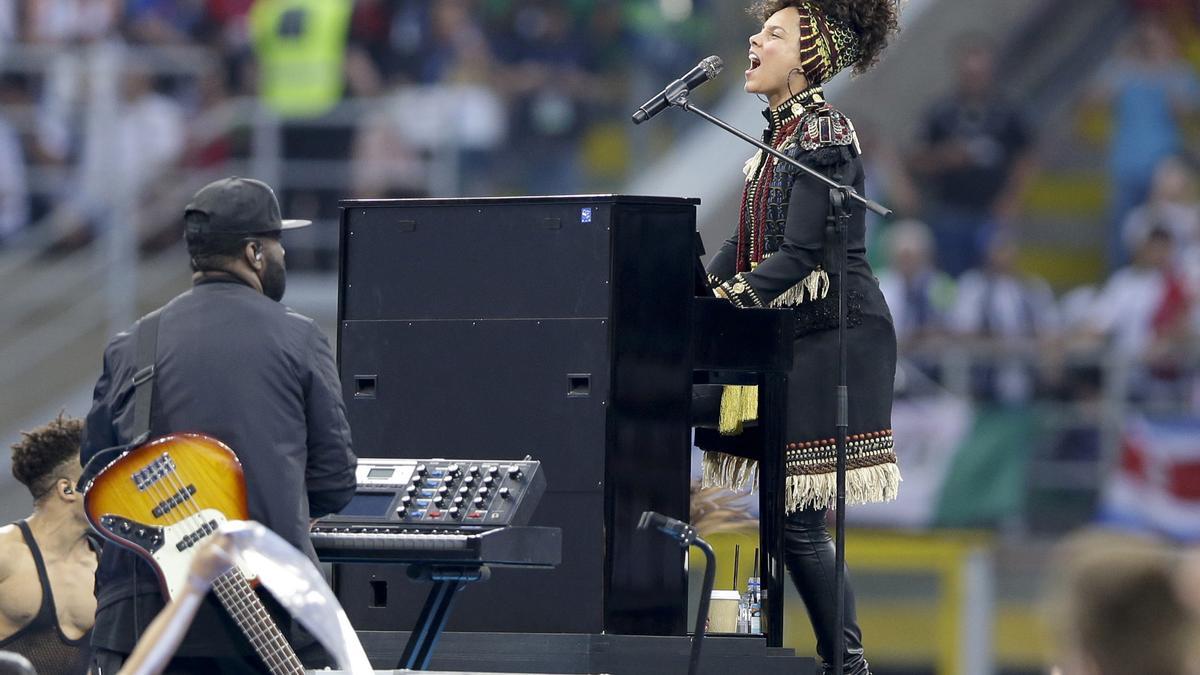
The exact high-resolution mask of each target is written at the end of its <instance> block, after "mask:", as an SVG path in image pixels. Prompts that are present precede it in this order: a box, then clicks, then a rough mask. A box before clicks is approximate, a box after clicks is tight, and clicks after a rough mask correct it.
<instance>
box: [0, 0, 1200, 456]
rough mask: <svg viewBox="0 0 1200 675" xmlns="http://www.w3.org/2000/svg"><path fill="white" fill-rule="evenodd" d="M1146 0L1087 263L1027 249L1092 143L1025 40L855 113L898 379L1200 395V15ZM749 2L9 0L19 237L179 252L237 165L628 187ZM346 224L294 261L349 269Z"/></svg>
mask: <svg viewBox="0 0 1200 675" xmlns="http://www.w3.org/2000/svg"><path fill="white" fill-rule="evenodd" d="M1129 10H1130V14H1131V19H1130V21H1129V22H1128V25H1127V26H1126V28H1125V29H1124V30H1123V31H1122V37H1121V39H1120V41H1119V42H1117V43H1115V44H1113V45H1111V46H1108V47H1106V48H1105V49H1104V50H1102V51H1103V52H1104V53H1105V57H1104V62H1103V64H1102V65H1100V66H1099V67H1098V68H1096V69H1095V73H1094V75H1093V76H1092V77H1091V79H1090V80H1089V82H1088V83H1087V85H1086V87H1085V89H1086V91H1084V92H1083V95H1081V96H1079V97H1078V101H1075V102H1073V103H1072V106H1074V107H1075V108H1076V109H1078V110H1080V111H1089V110H1090V111H1097V112H1098V114H1099V115H1101V116H1102V117H1103V118H1104V119H1105V120H1106V128H1107V130H1108V135H1107V138H1106V140H1105V141H1104V142H1103V143H1104V147H1103V148H1102V149H1101V150H1100V152H1102V153H1103V154H1105V155H1106V156H1107V162H1106V166H1105V167H1104V168H1103V169H1098V170H1097V174H1098V175H1100V176H1101V181H1097V182H1103V183H1104V187H1103V192H1104V194H1105V195H1106V200H1107V201H1106V204H1105V207H1104V210H1105V213H1104V215H1103V216H1101V219H1102V220H1103V222H1097V223H1092V224H1091V225H1094V227H1091V228H1090V229H1087V230H1086V231H1089V232H1096V233H1100V236H1097V237H1096V239H1097V241H1096V242H1094V243H1093V244H1091V245H1092V247H1093V248H1095V249H1097V250H1098V251H1100V253H1101V256H1102V258H1103V263H1101V264H1100V265H1098V266H1097V269H1098V270H1101V272H1099V273H1098V274H1097V275H1095V276H1094V278H1091V279H1086V280H1085V279H1076V280H1075V281H1076V282H1075V283H1072V284H1070V285H1067V284H1064V283H1062V280H1061V279H1056V280H1055V282H1056V284H1057V285H1056V286H1055V287H1052V286H1051V284H1050V283H1048V282H1047V280H1045V279H1042V278H1040V277H1038V276H1036V275H1032V274H1030V273H1028V271H1027V270H1028V269H1030V266H1029V265H1027V264H1026V262H1027V259H1028V255H1027V253H1028V245H1029V240H1030V238H1031V237H1030V236H1029V235H1030V230H1031V228H1036V227H1038V226H1039V225H1038V224H1037V222H1036V221H1031V220H1030V218H1029V212H1028V211H1029V209H1028V203H1029V195H1030V191H1031V189H1033V186H1035V185H1036V182H1037V180H1038V176H1039V172H1040V171H1042V169H1043V168H1044V166H1045V165H1046V164H1047V159H1051V158H1053V157H1054V156H1055V155H1056V154H1059V153H1069V152H1072V151H1073V150H1072V146H1073V145H1078V144H1080V143H1081V141H1080V140H1079V139H1078V138H1075V137H1073V136H1072V135H1071V134H1069V133H1064V132H1063V129H1061V128H1059V127H1061V126H1062V123H1061V121H1059V122H1057V123H1058V124H1059V127H1055V128H1052V129H1047V128H1046V124H1047V119H1046V118H1045V117H1042V116H1039V115H1037V114H1036V111H1031V110H1028V109H1027V108H1026V106H1025V101H1023V100H1022V99H1021V98H1020V97H1019V96H1016V95H1014V94H1015V93H1017V92H1011V91H1006V89H1005V87H1004V85H1003V76H1004V72H1003V69H1002V68H1001V67H999V65H998V64H999V63H1000V59H1001V58H1002V57H1004V56H1005V55H1004V53H1003V45H1002V44H992V43H991V42H990V41H989V40H988V39H987V38H985V37H982V36H980V35H973V34H970V35H963V36H962V37H961V38H960V39H959V40H957V41H956V42H955V45H954V47H953V53H952V54H950V58H951V62H952V63H954V64H956V67H957V76H956V80H955V81H953V82H950V83H948V84H947V86H946V88H945V90H944V92H943V95H942V96H941V97H940V98H939V99H938V100H936V101H933V102H932V103H931V104H930V105H929V106H928V108H927V110H926V112H925V114H924V115H923V116H922V118H921V120H920V121H919V123H918V124H917V125H916V128H914V129H913V130H912V132H911V133H910V134H909V135H908V136H907V137H903V138H884V137H883V135H882V134H881V133H879V132H878V131H876V130H875V129H874V128H873V126H872V125H871V124H870V120H869V115H858V114H856V111H854V110H848V111H847V112H849V113H850V114H851V116H852V117H853V118H854V119H855V120H856V121H857V122H858V123H859V131H860V134H861V137H862V142H863V145H864V148H865V154H864V159H865V161H866V162H867V163H868V167H867V171H868V177H869V181H870V183H869V185H868V188H867V189H868V192H869V193H870V194H871V196H872V197H874V198H876V199H878V200H879V201H882V202H884V203H887V204H889V205H890V206H892V207H893V208H894V209H895V210H896V212H897V213H898V214H900V218H899V219H898V220H897V221H895V222H890V223H885V222H879V221H876V222H874V223H873V225H872V233H871V237H872V242H873V243H872V246H871V256H872V261H873V263H874V264H875V265H876V268H877V270H878V271H879V276H880V280H881V284H882V286H883V289H884V292H885V294H886V296H887V299H888V303H889V306H890V307H891V310H892V313H893V316H894V318H895V323H896V329H897V333H898V337H899V339H900V347H901V352H902V356H903V357H904V363H905V366H904V375H905V376H904V377H902V378H901V384H902V387H903V388H904V390H903V391H901V395H904V394H905V393H913V394H915V395H919V394H920V389H921V387H922V386H927V387H928V386H932V387H933V388H935V389H936V388H939V387H940V388H941V389H950V390H951V391H954V392H956V393H960V394H964V395H966V396H968V397H970V398H971V399H972V400H975V401H979V402H984V403H989V404H995V405H996V406H1000V407H1005V406H1008V407H1015V406H1026V405H1027V404H1029V403H1031V402H1035V401H1047V400H1050V401H1066V402H1088V401H1096V400H1099V399H1100V398H1101V397H1102V396H1106V395H1107V396H1110V397H1111V396H1113V395H1114V392H1115V396H1117V397H1119V398H1121V399H1122V400H1123V401H1124V402H1126V403H1129V404H1133V405H1136V406H1140V407H1142V408H1145V409H1147V410H1171V411H1174V412H1177V413H1178V412H1182V413H1185V414H1190V415H1192V416H1197V415H1200V368H1198V366H1200V358H1197V352H1198V351H1200V350H1198V349H1197V346H1198V345H1200V307H1197V301H1198V300H1200V185H1198V178H1197V175H1198V171H1197V166H1198V164H1197V160H1198V159H1200V155H1197V152H1196V151H1197V148H1198V145H1197V142H1198V141H1200V133H1198V129H1200V115H1198V113H1200V77H1198V72H1200V71H1198V66H1200V16H1198V14H1200V10H1197V6H1196V5H1195V3H1194V2H1189V1H1187V0H1129ZM730 16H739V17H743V20H744V14H743V13H742V8H741V7H740V3H739V6H738V7H735V8H733V9H730V6H727V5H726V4H723V3H718V2H715V1H714V0H596V1H585V0H437V1H436V2H432V1H429V0H0V247H4V246H5V245H6V244H7V243H9V242H13V241H15V240H19V239H21V238H23V237H27V236H31V235H38V234H39V233H40V237H41V238H40V239H39V240H38V241H39V245H47V246H49V247H50V250H53V251H62V250H74V249H76V248H79V247H81V246H84V245H85V244H87V243H88V242H89V241H91V240H93V239H95V238H96V237H97V236H99V235H101V234H103V233H104V232H105V231H106V230H105V228H106V226H107V224H108V223H110V222H111V220H112V219H114V218H122V219H132V220H133V221H134V223H135V225H136V227H137V229H138V231H139V241H140V244H141V246H142V247H143V248H148V249H155V248H159V247H165V246H167V245H170V244H174V243H176V242H178V238H179V237H178V222H177V214H178V205H179V204H180V203H183V201H184V200H185V198H186V195H187V194H190V192H191V191H192V190H193V189H194V188H195V186H196V185H198V184H202V183H203V182H206V180H208V179H210V178H214V177H216V176H218V175H225V174H230V173H242V174H243V175H256V176H259V177H262V178H266V179H267V180H269V181H270V182H271V183H273V184H277V185H283V186H285V187H284V189H283V193H282V194H281V197H282V200H281V201H282V202H283V207H284V210H285V211H286V213H287V215H288V216H289V217H296V218H311V219H325V220H329V219H332V218H334V217H336V207H337V200H338V199H339V198H343V197H402V196H422V195H429V194H434V195H448V194H451V195H467V196H470V195H494V194H527V195H528V194H556V193H558V194H561V193H578V192H581V191H593V192H595V191H606V190H617V189H619V188H620V187H621V186H622V185H623V184H624V181H625V180H626V179H627V177H628V174H629V172H630V169H631V167H632V166H634V165H636V164H637V163H638V160H641V159H647V158H649V157H650V156H652V155H653V154H655V151H656V150H657V149H660V148H661V147H665V146H664V145H662V144H663V143H664V141H669V140H670V136H669V134H670V133H671V132H672V130H673V129H675V128H676V127H674V126H672V125H678V124H681V123H684V124H686V122H682V120H683V119H684V117H685V116H682V115H681V116H675V117H674V118H673V119H672V120H663V122H662V123H661V124H657V123H656V125H654V129H653V130H649V131H648V132H646V133H640V134H639V135H637V136H632V137H631V136H630V125H629V124H628V123H627V114H628V112H629V110H631V109H632V107H633V106H635V105H637V104H638V103H640V102H641V99H642V98H644V97H645V96H646V95H647V94H649V93H653V92H654V91H657V89H658V87H660V86H661V85H662V83H664V82H667V81H669V80H671V79H673V78H674V77H677V76H678V75H679V74H680V73H682V72H685V71H686V70H687V69H688V68H690V67H691V66H692V65H694V64H695V63H696V61H697V59H698V58H699V57H700V56H702V55H703V54H705V53H712V52H713V51H718V50H719V49H723V48H724V47H725V46H729V45H732V47H733V48H735V49H739V50H740V49H741V48H742V46H743V45H744V40H745V30H744V28H745V27H748V26H749V24H748V23H745V24H739V23H737V22H736V21H732V22H731V21H729V20H728V17H730ZM1009 58H1011V55H1009ZM719 93H720V90H719V88H717V87H713V88H712V89H711V90H710V91H705V90H700V92H699V93H698V94H697V95H698V96H701V97H705V96H715V95H717V94H719ZM631 104H632V105H631ZM664 117H667V116H664ZM264 125H266V126H265V127H264ZM263 128H266V129H268V130H269V131H270V133H265V134H264V133H262V129H263ZM643 131H646V130H644V129H642V128H639V132H643ZM663 134H667V136H666V137H665V138H664V136H663ZM631 138H632V139H633V140H631ZM656 143H659V144H660V145H655V144H656ZM269 158H274V159H275V162H276V163H275V164H271V163H270V162H269V161H264V160H265V159H269ZM347 160H349V161H347ZM151 196H157V198H158V199H157V202H156V201H155V199H154V198H152V197H151ZM31 224H38V226H37V227H31ZM314 229H316V228H314ZM1101 240H1102V241H1101ZM328 248H329V247H326V250H325V257H324V258H320V257H314V258H313V259H310V260H307V261H305V260H304V258H303V257H300V258H299V259H298V260H296V262H297V263H298V264H300V265H303V264H305V262H307V263H308V264H316V265H318V266H322V265H324V266H326V267H331V266H332V261H333V259H334V258H333V257H332V255H331V254H330V253H329V250H328ZM289 259H291V255H289ZM1077 276H1078V275H1077ZM1080 281H1085V282H1086V283H1078V282H1080ZM964 354H965V356H964ZM1117 377H1119V378H1120V386H1118V387H1113V386H1112V381H1113V378H1117ZM1096 454H1098V452H1094V453H1092V455H1093V456H1094V455H1096Z"/></svg>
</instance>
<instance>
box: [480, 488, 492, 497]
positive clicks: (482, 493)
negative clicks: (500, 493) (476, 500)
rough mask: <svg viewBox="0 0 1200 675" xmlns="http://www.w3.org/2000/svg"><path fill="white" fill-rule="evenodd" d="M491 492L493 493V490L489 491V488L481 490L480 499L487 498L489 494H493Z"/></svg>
mask: <svg viewBox="0 0 1200 675" xmlns="http://www.w3.org/2000/svg"><path fill="white" fill-rule="evenodd" d="M491 492H492V491H491V490H489V489H487V488H479V496H480V497H486V496H488V495H489V494H491Z"/></svg>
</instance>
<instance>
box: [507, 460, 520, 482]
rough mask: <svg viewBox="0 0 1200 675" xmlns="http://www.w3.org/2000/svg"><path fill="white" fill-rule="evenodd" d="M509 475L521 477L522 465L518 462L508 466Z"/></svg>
mask: <svg viewBox="0 0 1200 675" xmlns="http://www.w3.org/2000/svg"><path fill="white" fill-rule="evenodd" d="M508 477H509V478H511V479H513V480H517V479H519V478H520V477H521V466H520V465H518V464H513V465H512V466H510V467H508Z"/></svg>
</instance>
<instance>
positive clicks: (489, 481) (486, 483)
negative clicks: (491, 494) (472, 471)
mask: <svg viewBox="0 0 1200 675" xmlns="http://www.w3.org/2000/svg"><path fill="white" fill-rule="evenodd" d="M495 484H496V479H495V478H494V477H492V476H487V477H486V478H484V479H483V485H484V487H492V486H493V485H495Z"/></svg>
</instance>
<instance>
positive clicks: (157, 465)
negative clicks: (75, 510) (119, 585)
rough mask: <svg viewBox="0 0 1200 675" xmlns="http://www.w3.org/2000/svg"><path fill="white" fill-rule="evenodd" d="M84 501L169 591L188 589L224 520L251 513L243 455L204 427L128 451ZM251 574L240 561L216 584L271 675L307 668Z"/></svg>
mask: <svg viewBox="0 0 1200 675" xmlns="http://www.w3.org/2000/svg"><path fill="white" fill-rule="evenodd" d="M83 503H84V510H85V511H86V512H87V517H88V520H89V521H90V522H91V524H92V527H93V528H95V530H96V531H97V532H98V533H99V534H100V535H101V536H102V537H104V538H105V539H108V540H109V541H112V542H113V543H115V544H117V545H119V546H123V547H125V548H128V549H130V550H132V551H134V552H135V553H137V554H138V555H140V556H141V557H142V558H144V559H146V560H147V561H148V562H149V563H150V565H151V567H153V568H154V571H155V573H156V574H157V576H158V581H159V585H160V587H161V588H162V592H163V596H164V597H166V598H173V597H175V596H176V595H178V594H179V593H180V592H181V591H182V590H183V588H184V586H185V584H187V577H188V568H189V566H190V565H191V562H192V558H193V557H194V556H195V554H196V551H197V550H198V547H199V546H200V544H201V543H202V542H203V541H204V540H205V539H206V538H207V537H209V536H211V535H212V534H213V533H214V532H216V530H217V528H218V527H219V526H220V524H221V523H223V522H225V521H226V520H247V519H249V513H248V509H247V506H246V482H245V478H244V476H243V473H242V464H241V462H239V461H238V458H237V455H235V454H234V452H233V450H230V449H229V447H228V446H226V445H225V444H224V443H221V442H220V441H218V440H217V439H215V438H212V437H210V436H205V435H203V434H171V435H168V436H163V437H161V438H158V439H155V440H152V441H149V442H147V443H145V444H143V445H140V446H138V447H136V448H134V449H133V450H130V451H128V452H126V453H125V454H123V455H121V456H120V457H118V458H117V459H115V460H113V461H112V462H111V463H109V464H108V465H107V466H106V467H104V469H102V470H101V471H100V472H99V473H98V474H96V476H95V477H94V478H92V479H91V481H90V482H89V483H88V484H87V486H86V492H85V494H84V500H83ZM251 581H252V578H251V577H249V576H248V575H247V574H246V573H245V572H244V571H243V570H240V569H238V568H234V569H231V570H229V571H228V572H226V573H225V574H223V575H221V576H220V577H218V578H217V579H216V581H214V582H213V585H212V589H213V591H214V592H215V593H216V595H217V598H218V599H219V600H220V601H221V604H222V605H223V606H224V607H225V609H226V611H228V612H229V614H230V616H232V617H233V619H234V621H235V622H237V624H238V626H239V627H240V628H241V630H242V633H243V634H244V635H245V636H246V639H248V640H249V641H250V644H251V645H253V647H254V650H255V652H257V653H258V655H259V656H260V657H261V658H262V660H263V661H264V662H265V663H266V665H267V667H268V668H269V669H270V672H271V673H272V674H273V675H302V674H303V673H304V666H303V665H302V664H301V663H300V659H299V658H297V657H296V653H295V652H294V651H293V650H292V648H291V646H290V645H289V644H288V642H287V640H286V639H285V638H284V636H283V634H282V633H281V632H280V631H279V628H278V627H277V626H276V625H275V623H274V621H272V619H271V616H270V615H269V614H268V613H267V610H266V608H265V607H264V606H263V604H262V601H261V600H260V599H259V597H258V595H257V594H256V593H255V592H254V589H253V587H252V586H251Z"/></svg>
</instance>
